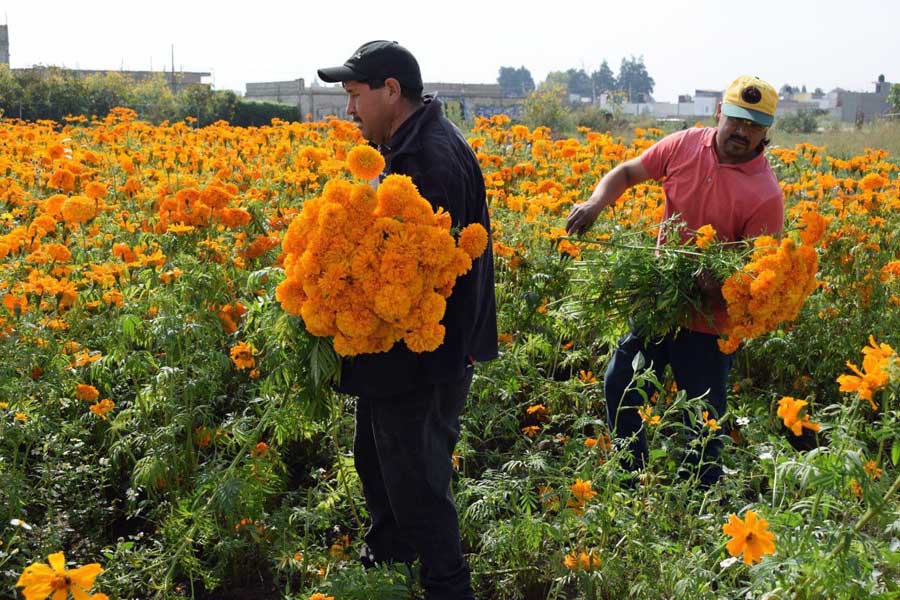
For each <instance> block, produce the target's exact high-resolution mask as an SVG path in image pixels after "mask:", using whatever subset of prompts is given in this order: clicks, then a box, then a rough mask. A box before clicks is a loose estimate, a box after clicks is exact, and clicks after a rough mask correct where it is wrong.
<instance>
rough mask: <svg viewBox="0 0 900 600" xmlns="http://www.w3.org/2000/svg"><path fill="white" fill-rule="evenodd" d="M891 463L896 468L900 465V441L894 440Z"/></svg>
mask: <svg viewBox="0 0 900 600" xmlns="http://www.w3.org/2000/svg"><path fill="white" fill-rule="evenodd" d="M891 462H892V463H894V466H895V467H896V466H897V463H900V440H894V444H893V446H891Z"/></svg>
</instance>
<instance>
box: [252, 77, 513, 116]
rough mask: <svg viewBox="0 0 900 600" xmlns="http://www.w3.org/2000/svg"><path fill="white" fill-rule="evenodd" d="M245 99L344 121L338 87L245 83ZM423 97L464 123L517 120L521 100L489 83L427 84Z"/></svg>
mask: <svg viewBox="0 0 900 600" xmlns="http://www.w3.org/2000/svg"><path fill="white" fill-rule="evenodd" d="M245 90H246V91H245V93H244V99H245V100H250V101H255V102H276V103H279V104H290V105H292V106H296V107H297V108H298V110H299V112H300V114H301V115H304V116H306V115H310V116H311V117H312V119H313V120H320V119H323V118H325V117H326V116H328V115H335V116H337V117H341V118H347V94H345V93H344V88H343V87H341V86H340V85H322V84H320V83H319V82H318V81H314V82H313V83H312V84H311V85H306V82H305V80H303V79H302V78H301V79H293V80H291V81H266V82H259V83H248V84H246V87H245ZM424 91H425V93H437V96H438V98H440V100H441V102H442V103H443V104H444V106H445V107H446V108H447V110H448V111H453V112H457V114H458V115H459V117H460V118H462V119H463V120H471V119H472V118H473V117H476V116H492V115H495V114H499V113H504V114H507V115H510V116H517V115H518V114H519V112H520V111H521V106H522V101H523V100H524V98H515V97H508V96H504V95H503V94H502V93H501V91H500V86H499V85H497V84H490V83H442V82H426V83H425V87H424Z"/></svg>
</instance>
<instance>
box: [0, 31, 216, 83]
mask: <svg viewBox="0 0 900 600" xmlns="http://www.w3.org/2000/svg"><path fill="white" fill-rule="evenodd" d="M0 64H5V65H9V26H8V25H0ZM58 68H59V69H60V70H61V71H63V72H64V73H66V74H67V75H73V76H75V77H89V76H91V75H102V74H104V73H119V74H120V75H122V76H123V77H126V78H128V79H130V80H132V81H146V80H148V79H152V78H154V77H159V76H160V75H162V76H163V78H164V79H165V80H166V81H167V82H168V83H169V86H170V87H171V88H172V91H173V92H175V93H178V92H180V91H181V90H183V89H184V88H185V87H187V86H189V85H204V86H207V87H208V86H209V83H206V82H205V81H203V78H204V77H210V76H211V75H212V74H211V73H206V72H199V71H175V72H172V71H168V72H167V71H165V70H163V71H125V70H119V71H117V70H114V69H67V68H65V67H58ZM48 70H49V67H45V66H34V67H27V68H17V69H12V72H13V73H37V74H42V73H46V72H47V71H48Z"/></svg>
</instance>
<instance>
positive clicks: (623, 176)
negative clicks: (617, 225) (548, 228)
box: [566, 157, 650, 235]
mask: <svg viewBox="0 0 900 600" xmlns="http://www.w3.org/2000/svg"><path fill="white" fill-rule="evenodd" d="M648 179H650V174H649V173H648V172H647V169H646V168H645V167H644V164H643V163H642V162H641V158H640V157H637V158H632V159H631V160H629V161H626V162H623V163H622V164H620V165H618V166H617V167H616V168H615V169H613V170H612V171H610V172H609V173H607V174H606V175H605V176H604V177H603V178H602V179H601V180H600V183H598V184H597V187H596V188H595V189H594V193H593V194H591V197H590V198H588V199H587V201H586V202H582V203H581V204H576V205H575V206H573V207H572V211H571V212H570V213H569V217H568V218H567V219H566V232H567V233H568V234H569V235H580V234H582V233H584V232H585V231H587V230H588V229H590V227H591V225H593V224H594V221H596V220H597V216H598V215H599V214H600V211H601V210H603V209H604V208H606V207H607V206H610V205H611V204H613V203H614V202H615V201H616V200H617V199H618V198H619V196H621V195H622V193H623V192H625V190H627V189H628V188H630V187H631V186H633V185H637V184H639V183H642V182H644V181H647V180H648Z"/></svg>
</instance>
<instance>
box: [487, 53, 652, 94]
mask: <svg viewBox="0 0 900 600" xmlns="http://www.w3.org/2000/svg"><path fill="white" fill-rule="evenodd" d="M497 83H498V84H499V85H500V90H501V92H502V93H503V94H504V95H505V96H527V95H529V94H531V93H532V92H534V91H535V85H534V79H533V78H532V76H531V72H530V71H529V70H528V69H527V68H525V67H524V66H523V67H519V68H514V67H500V74H499V76H498V77H497ZM655 83H656V82H655V81H653V78H652V77H651V76H650V74H649V73H648V72H647V67H646V65H644V57H643V56H640V57H638V58H635V57H634V56H631V57H629V58H622V64H621V65H620V66H619V73H618V75H616V74H614V73H613V70H612V69H611V68H610V66H609V62H607V60H606V59H603V62H602V63H601V64H600V67H599V68H598V69H597V70H596V71H593V72H591V73H588V72H587V71H585V70H584V69H583V68H582V69H574V68H572V69H568V70H565V71H551V72H550V73H548V74H547V79H546V80H545V81H544V82H543V83H542V84H541V85H542V86H562V87H563V88H564V89H565V90H566V91H567V92H568V93H569V94H570V95H575V96H580V97H582V98H592V99H597V98H599V96H600V94H608V93H613V92H618V93H620V94H623V95H624V97H625V98H626V99H627V101H628V102H649V101H650V99H651V98H650V95H651V94H652V93H653V86H654V85H655Z"/></svg>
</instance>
